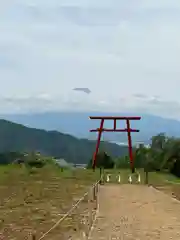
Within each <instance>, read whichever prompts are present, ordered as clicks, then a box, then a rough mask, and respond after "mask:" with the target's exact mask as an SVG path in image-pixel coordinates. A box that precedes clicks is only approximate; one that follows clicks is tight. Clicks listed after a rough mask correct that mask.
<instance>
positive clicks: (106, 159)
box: [87, 152, 114, 169]
mask: <svg viewBox="0 0 180 240" xmlns="http://www.w3.org/2000/svg"><path fill="white" fill-rule="evenodd" d="M87 167H88V168H92V159H91V160H90V161H89V164H88V166H87ZM96 167H97V168H104V169H110V168H114V161H113V159H112V158H111V157H110V156H109V155H108V154H107V153H106V152H99V153H98V154H97V158H96Z"/></svg>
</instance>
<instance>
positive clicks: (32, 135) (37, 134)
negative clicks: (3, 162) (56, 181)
mask: <svg viewBox="0 0 180 240" xmlns="http://www.w3.org/2000/svg"><path fill="white" fill-rule="evenodd" d="M95 145H96V141H92V140H87V139H78V138H76V137H73V136H71V135H69V134H63V133H61V132H58V131H46V130H40V129H35V128H28V127H25V126H23V125H21V124H17V123H13V122H10V121H6V120H1V119H0V152H9V151H12V152H15V151H18V152H30V151H39V152H40V153H42V154H44V155H49V156H53V157H56V158H64V159H65V160H66V161H68V162H72V163H79V164H81V163H87V162H88V161H89V159H90V158H91V157H92V155H93V152H94V151H95ZM101 150H105V151H106V152H107V153H108V154H110V155H112V156H113V157H118V156H122V155H125V154H127V151H128V149H127V147H126V146H118V145H117V144H114V143H108V142H102V143H101Z"/></svg>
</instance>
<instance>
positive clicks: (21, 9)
mask: <svg viewBox="0 0 180 240" xmlns="http://www.w3.org/2000/svg"><path fill="white" fill-rule="evenodd" d="M179 24H180V2H179V1H178V0H172V1H169V0H159V1H156V0H151V1H150V0H146V1H142V0H137V1H133V0H129V1H125V0H123V1H119V0H113V1H110V0H99V1H95V0H93V1H92V0H91V1H90V0H83V1H82V0H73V1H71V0H66V1H65V0H61V1H60V0H36V1H35V0H23V1H22V0H14V1H13V3H12V2H11V1H9V0H7V1H5V2H4V1H2V2H1V3H0V53H1V54H0V81H1V82H0V83H1V93H3V94H4V96H8V97H7V99H6V97H5V98H4V97H2V100H1V103H3V104H1V103H0V111H17V109H18V111H30V110H31V111H33V110H37V111H40V110H41V111H42V110H44V109H56V110H58V109H75V108H76V109H83V110H84V109H92V110H93V109H102V110H106V111H109V110H114V111H122V110H126V111H128V110H139V111H141V110H142V111H148V112H154V113H157V112H158V114H161V115H173V116H175V117H177V118H179V117H180V116H179V115H178V111H179V102H180V97H179V88H180V81H179V79H180V70H179V62H180V28H179ZM76 86H78V87H84V86H86V87H87V88H89V89H91V91H92V92H91V94H89V95H88V96H87V95H82V94H75V93H72V91H71V89H73V88H75V87H76ZM17 96H28V97H22V98H21V97H17ZM148 96H150V97H148ZM151 96H155V97H154V99H151ZM156 96H159V97H158V99H157V97H156ZM161 99H163V100H161Z"/></svg>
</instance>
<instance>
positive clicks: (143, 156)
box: [88, 133, 180, 177]
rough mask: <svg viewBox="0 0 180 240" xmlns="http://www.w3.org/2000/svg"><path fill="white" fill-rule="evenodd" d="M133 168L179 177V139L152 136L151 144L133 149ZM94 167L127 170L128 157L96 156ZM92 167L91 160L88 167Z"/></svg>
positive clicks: (104, 154)
mask: <svg viewBox="0 0 180 240" xmlns="http://www.w3.org/2000/svg"><path fill="white" fill-rule="evenodd" d="M133 155H134V165H135V168H144V171H146V172H150V171H161V172H170V173H172V174H174V175H176V176H178V177H180V138H174V137H168V136H166V135H165V134H164V133H160V134H158V135H156V136H153V137H152V139H151V144H150V145H149V146H144V145H143V144H140V146H139V147H138V148H134V150H133ZM96 163H97V164H96V166H97V167H101V168H114V167H116V168H129V167H130V161H129V156H128V155H126V156H123V157H119V158H115V159H113V158H111V157H110V156H109V155H108V154H107V153H103V152H100V153H98V155H97V160H96ZM91 166H92V159H91V160H90V162H89V164H88V167H91Z"/></svg>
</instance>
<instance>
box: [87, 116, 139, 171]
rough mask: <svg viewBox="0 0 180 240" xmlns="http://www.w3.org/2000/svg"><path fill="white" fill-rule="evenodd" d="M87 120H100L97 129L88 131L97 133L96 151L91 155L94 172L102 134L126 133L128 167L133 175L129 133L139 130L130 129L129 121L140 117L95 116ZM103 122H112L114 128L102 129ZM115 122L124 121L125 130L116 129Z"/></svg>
mask: <svg viewBox="0 0 180 240" xmlns="http://www.w3.org/2000/svg"><path fill="white" fill-rule="evenodd" d="M89 118H90V119H95V120H101V121H100V127H99V128H96V129H91V130H90V132H98V138H97V143H96V150H95V153H94V155H93V169H94V170H95V168H96V157H97V153H98V151H99V145H100V141H101V136H102V132H127V137H128V148H129V159H130V166H131V170H132V173H134V170H135V168H134V161H133V152H132V140H131V132H139V130H137V129H131V128H130V121H131V120H140V119H141V117H117V116H115V117H108V116H106V117H105V116H98V117H97V116H93V117H92V116H91V117H89ZM105 120H113V121H114V127H113V128H112V129H108V128H103V125H104V121H105ZM117 120H125V121H126V126H127V128H125V129H117V127H116V121H117Z"/></svg>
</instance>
